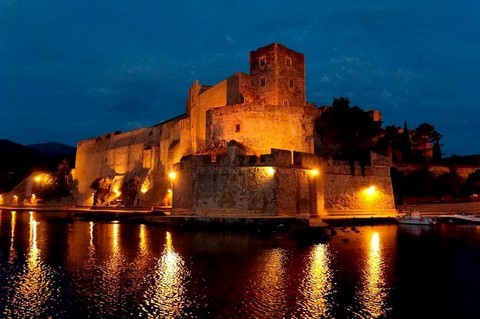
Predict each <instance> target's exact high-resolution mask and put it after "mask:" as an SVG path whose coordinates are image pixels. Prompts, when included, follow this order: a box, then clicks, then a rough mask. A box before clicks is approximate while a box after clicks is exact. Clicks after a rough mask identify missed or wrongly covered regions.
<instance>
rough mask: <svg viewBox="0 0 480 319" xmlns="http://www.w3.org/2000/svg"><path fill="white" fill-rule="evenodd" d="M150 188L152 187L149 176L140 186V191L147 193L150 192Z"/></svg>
mask: <svg viewBox="0 0 480 319" xmlns="http://www.w3.org/2000/svg"><path fill="white" fill-rule="evenodd" d="M149 189H150V181H149V179H148V178H147V179H145V180H144V181H143V183H142V186H141V187H140V192H141V193H142V194H145V193H146V192H148V190H149Z"/></svg>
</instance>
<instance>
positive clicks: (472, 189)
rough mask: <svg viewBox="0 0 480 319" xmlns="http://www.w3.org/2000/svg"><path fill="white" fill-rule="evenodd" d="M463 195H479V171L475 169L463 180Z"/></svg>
mask: <svg viewBox="0 0 480 319" xmlns="http://www.w3.org/2000/svg"><path fill="white" fill-rule="evenodd" d="M464 193H465V194H466V195H472V194H477V195H478V194H480V169H477V170H476V171H475V172H473V173H471V174H470V175H468V177H467V178H466V179H465V182H464Z"/></svg>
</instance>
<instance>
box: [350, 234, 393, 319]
mask: <svg viewBox="0 0 480 319" xmlns="http://www.w3.org/2000/svg"><path fill="white" fill-rule="evenodd" d="M369 237H370V238H369ZM366 240H369V242H368V244H367V247H368V250H367V257H366V262H365V266H364V268H363V282H362V289H360V291H359V293H358V294H357V298H358V299H359V302H360V304H361V305H362V306H363V307H362V308H361V309H362V313H364V316H366V315H368V317H369V318H379V317H381V316H383V315H385V314H386V312H387V311H388V309H387V308H386V304H387V298H388V292H389V289H386V283H385V280H384V272H385V260H384V258H383V256H382V246H381V245H382V242H381V237H380V234H379V233H378V232H376V231H373V232H371V233H369V234H368V236H366Z"/></svg>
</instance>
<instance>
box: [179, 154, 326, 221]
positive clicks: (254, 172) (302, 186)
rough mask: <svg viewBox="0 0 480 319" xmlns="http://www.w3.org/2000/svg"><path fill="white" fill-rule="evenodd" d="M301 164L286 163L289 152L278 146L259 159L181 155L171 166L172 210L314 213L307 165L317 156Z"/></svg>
mask: <svg viewBox="0 0 480 319" xmlns="http://www.w3.org/2000/svg"><path fill="white" fill-rule="evenodd" d="M234 148H236V146H229V152H230V153H235V151H234V150H232V149H234ZM240 152H241V150H240ZM298 154H299V153H296V155H297V157H301V155H298ZM302 155H303V154H302ZM304 156H305V157H314V156H313V155H311V154H304ZM305 163H311V164H312V165H311V166H310V167H308V166H300V165H294V164H292V152H290V151H284V150H272V154H269V155H265V156H263V157H261V158H257V157H256V156H242V155H233V156H231V154H230V156H229V155H226V156H222V157H218V158H217V162H215V163H212V162H211V161H210V157H207V156H193V157H190V158H187V159H185V160H183V161H181V162H180V163H178V164H177V165H176V167H175V170H176V172H177V178H176V180H175V185H174V187H173V214H174V215H181V214H195V215H221V216H241V215H250V216H252V215H253V216H256V215H258V216H265V215H268V216H297V217H304V218H308V217H309V216H311V215H314V216H316V215H318V214H319V213H320V212H321V210H322V208H323V207H319V205H318V203H319V202H320V203H323V198H320V199H318V197H319V196H320V197H323V194H322V192H319V186H318V184H321V176H319V175H312V169H313V165H316V167H318V166H319V165H320V160H319V159H318V158H317V157H315V160H310V162H308V161H305Z"/></svg>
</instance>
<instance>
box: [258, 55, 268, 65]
mask: <svg viewBox="0 0 480 319" xmlns="http://www.w3.org/2000/svg"><path fill="white" fill-rule="evenodd" d="M258 65H259V66H265V65H267V57H266V56H261V57H260V58H259V59H258Z"/></svg>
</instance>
